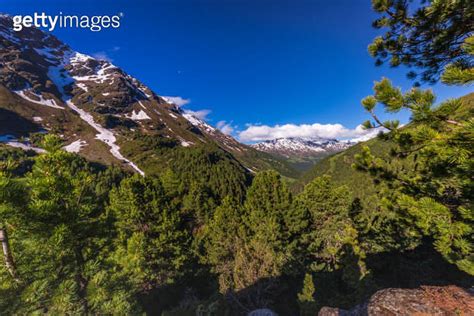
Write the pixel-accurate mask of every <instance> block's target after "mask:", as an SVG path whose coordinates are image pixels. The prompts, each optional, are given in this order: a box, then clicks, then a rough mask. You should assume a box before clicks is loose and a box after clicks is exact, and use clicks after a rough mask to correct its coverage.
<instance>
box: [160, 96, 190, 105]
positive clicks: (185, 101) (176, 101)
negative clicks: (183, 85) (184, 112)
mask: <svg viewBox="0 0 474 316" xmlns="http://www.w3.org/2000/svg"><path fill="white" fill-rule="evenodd" d="M162 98H164V99H165V100H166V102H169V103H173V104H176V105H177V106H179V107H181V106H183V105H186V104H189V103H191V99H185V98H182V97H180V96H175V97H172V96H162Z"/></svg>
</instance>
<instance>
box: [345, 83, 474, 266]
mask: <svg viewBox="0 0 474 316" xmlns="http://www.w3.org/2000/svg"><path fill="white" fill-rule="evenodd" d="M374 91H375V94H374V95H373V96H369V97H367V98H365V99H364V100H362V105H363V106H364V108H365V109H366V110H367V111H368V112H369V113H370V114H371V115H372V117H373V119H374V121H375V122H370V121H368V122H366V123H365V124H364V125H365V126H366V127H368V128H374V127H377V126H381V127H385V128H386V129H388V130H390V133H388V134H387V135H386V136H384V137H385V138H388V139H390V140H392V141H393V142H394V143H395V144H396V147H395V148H393V150H392V156H391V157H390V159H389V160H384V159H381V158H379V157H375V156H373V155H372V153H371V152H370V150H369V149H368V148H365V149H364V151H363V152H362V154H360V155H358V156H356V160H357V163H356V164H355V166H354V167H355V168H357V169H359V170H362V171H366V172H369V173H370V174H372V175H373V176H374V177H376V178H377V179H379V181H381V182H382V183H383V184H384V185H386V188H387V189H386V190H384V191H383V201H384V208H386V209H388V210H389V212H387V213H392V214H393V215H395V216H397V217H398V218H399V220H398V222H399V223H400V224H402V225H401V229H398V228H397V233H400V232H403V233H404V234H405V235H404V236H402V238H401V239H402V240H403V239H409V240H410V239H411V240H413V239H418V241H419V242H421V238H422V237H424V236H426V237H430V238H431V239H432V240H433V245H434V247H435V249H436V250H437V251H438V252H440V253H441V254H442V255H443V256H444V258H445V259H446V260H447V261H449V262H451V263H455V264H456V265H457V266H458V267H459V268H460V269H462V270H464V271H466V272H468V273H470V274H474V264H473V261H474V260H473V257H472V252H473V249H474V234H473V233H474V230H473V227H474V225H473V224H474V223H473V219H474V217H473V215H472V197H473V196H474V195H473V191H472V184H471V183H472V177H473V176H474V174H473V170H474V169H473V168H472V161H473V155H474V147H473V142H472V139H474V122H473V120H472V117H470V115H469V114H468V116H467V117H465V116H459V115H457V112H459V111H460V110H461V109H463V108H464V104H463V103H462V102H461V101H460V100H459V99H454V100H447V101H445V102H443V103H442V104H441V105H439V106H437V107H434V100H435V97H434V94H433V93H432V92H431V91H430V90H425V91H422V90H419V89H417V88H414V89H411V90H410V91H408V92H406V93H402V92H401V90H400V89H398V88H395V87H393V86H392V84H391V82H390V81H389V80H387V79H383V80H382V81H380V82H377V83H376V84H375V86H374ZM377 105H382V106H383V107H384V108H385V109H386V111H388V112H394V113H396V112H398V111H400V110H402V109H406V110H408V111H410V112H411V114H412V122H411V123H410V125H409V126H407V127H404V128H399V127H398V122H397V121H386V122H381V121H380V120H379V119H378V118H377V116H376V114H375V108H376V106H377ZM397 162H400V163H397ZM384 233H388V234H392V233H393V232H384Z"/></svg>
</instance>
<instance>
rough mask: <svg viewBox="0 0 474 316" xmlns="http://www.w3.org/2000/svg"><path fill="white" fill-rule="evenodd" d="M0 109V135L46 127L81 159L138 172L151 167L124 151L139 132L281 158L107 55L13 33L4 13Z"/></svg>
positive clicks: (241, 155) (251, 160) (252, 159)
mask: <svg viewBox="0 0 474 316" xmlns="http://www.w3.org/2000/svg"><path fill="white" fill-rule="evenodd" d="M0 109H1V111H4V112H2V113H5V115H6V114H7V113H8V117H9V118H8V119H7V118H6V117H5V118H4V116H3V115H2V120H5V124H2V127H1V130H0V133H1V134H0V135H5V134H10V135H13V136H16V137H19V136H26V135H27V133H29V132H39V131H50V132H54V133H57V134H60V135H61V136H62V137H63V139H64V141H65V144H66V145H70V146H68V147H66V148H67V149H70V150H73V151H75V152H78V153H79V154H80V155H82V156H84V157H86V158H87V159H89V160H92V161H97V162H100V163H104V164H116V165H121V166H123V167H125V168H128V169H130V170H135V171H136V172H139V173H141V174H143V173H144V172H143V170H144V169H148V170H152V169H156V168H150V166H146V165H145V163H147V160H146V159H142V160H140V161H135V158H136V157H137V156H139V154H140V153H139V152H134V151H133V150H130V149H132V148H134V147H135V148H136V149H138V148H137V146H132V145H130V144H129V143H130V142H135V141H136V140H137V139H138V138H140V137H145V136H150V137H153V138H158V139H162V140H166V139H169V140H172V142H171V143H173V146H176V147H199V146H207V145H209V144H216V145H217V147H218V148H219V150H223V151H225V152H228V153H231V154H232V159H234V158H235V157H236V158H237V159H238V160H239V162H240V164H242V165H243V166H245V167H247V168H248V169H251V170H258V169H268V168H272V167H273V163H274V162H275V165H276V166H277V168H278V165H280V164H281V163H280V162H278V161H277V160H274V159H268V160H265V159H259V158H258V154H257V153H256V151H255V150H254V149H252V148H250V147H249V146H246V145H243V144H240V143H239V142H237V141H236V140H235V139H233V138H232V137H230V136H227V135H225V134H223V133H221V132H220V131H219V130H217V129H215V128H214V127H212V126H210V125H208V124H207V123H206V122H204V121H202V120H200V119H198V118H196V117H194V116H193V115H192V114H190V113H186V112H185V111H183V110H182V109H181V108H179V107H178V106H177V105H175V104H173V103H170V102H168V100H167V99H166V98H163V97H160V96H159V95H157V94H156V93H154V92H153V91H152V90H151V89H150V88H148V87H147V86H145V85H144V84H143V83H141V82H140V81H139V80H137V79H136V78H134V77H132V76H130V75H128V74H127V73H125V72H124V71H123V70H122V69H120V68H118V67H116V66H115V65H113V64H111V63H110V62H108V61H105V60H97V59H95V58H92V57H90V56H87V55H84V54H81V53H78V52H76V51H74V50H72V49H71V48H70V47H69V46H67V45H66V44H64V43H62V42H60V41H59V40H58V39H57V38H55V37H54V36H52V35H50V34H46V33H45V32H42V31H40V30H38V29H35V28H24V29H23V30H22V31H20V32H14V31H13V30H12V20H11V18H10V17H8V16H4V15H2V16H0ZM13 117H14V118H13ZM7 121H8V122H7ZM125 147H127V148H128V149H129V150H127V151H126V153H125V152H124V150H123V148H125ZM283 168H286V167H283ZM287 169H288V170H287V173H288V174H290V173H291V172H292V170H291V169H290V168H287Z"/></svg>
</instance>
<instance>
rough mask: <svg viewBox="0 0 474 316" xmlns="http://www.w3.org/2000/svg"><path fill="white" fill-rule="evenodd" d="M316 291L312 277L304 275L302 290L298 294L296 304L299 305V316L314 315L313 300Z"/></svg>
mask: <svg viewBox="0 0 474 316" xmlns="http://www.w3.org/2000/svg"><path fill="white" fill-rule="evenodd" d="M315 292H316V289H315V287H314V282H313V276H312V275H311V273H306V274H305V276H304V281H303V288H302V289H301V292H300V293H298V304H299V305H300V315H301V316H306V315H315V313H316V300H315V299H314V295H315Z"/></svg>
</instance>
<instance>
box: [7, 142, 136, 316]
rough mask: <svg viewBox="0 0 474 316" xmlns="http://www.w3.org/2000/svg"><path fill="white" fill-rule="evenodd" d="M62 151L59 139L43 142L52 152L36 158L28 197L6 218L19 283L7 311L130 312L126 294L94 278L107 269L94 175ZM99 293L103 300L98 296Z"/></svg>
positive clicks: (104, 281)
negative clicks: (104, 263)
mask: <svg viewBox="0 0 474 316" xmlns="http://www.w3.org/2000/svg"><path fill="white" fill-rule="evenodd" d="M60 146H61V142H60V141H59V139H58V138H56V137H54V136H50V135H48V136H46V137H45V138H44V148H47V149H48V150H49V152H48V153H47V154H42V155H39V156H37V157H36V158H35V164H34V167H33V170H32V171H31V172H30V173H29V174H27V175H26V179H25V180H24V181H23V183H24V185H25V186H26V187H27V188H28V191H27V193H28V194H25V196H24V197H15V198H14V199H13V200H14V201H17V203H18V201H22V202H21V203H22V206H21V208H20V209H19V210H20V211H21V212H14V211H13V212H12V208H10V210H9V215H8V216H7V217H6V218H8V221H9V222H11V223H15V226H14V227H15V229H14V231H12V234H10V237H11V239H10V240H11V241H12V244H13V246H14V247H12V249H13V251H14V254H15V259H16V262H15V264H16V267H17V271H18V276H19V279H20V282H19V284H18V285H17V286H15V287H14V288H10V289H9V290H7V294H6V295H5V296H6V297H8V296H9V295H8V294H12V293H13V295H16V299H15V300H14V301H13V302H14V304H11V305H8V306H5V307H6V309H5V310H7V311H9V312H11V313H13V314H25V313H26V314H27V313H50V314H88V313H99V314H100V313H127V312H129V311H130V310H131V309H132V304H130V303H129V301H128V299H129V298H130V297H129V296H127V292H126V291H120V289H119V288H118V287H114V286H112V284H111V283H110V282H109V281H108V280H99V279H98V278H97V275H98V274H100V273H101V272H102V270H103V269H104V266H103V261H102V258H101V256H100V253H101V251H100V249H101V247H103V246H104V243H105V244H107V243H106V240H105V236H104V235H103V233H104V229H103V226H102V225H103V224H104V223H103V222H102V220H101V217H102V215H103V212H102V211H103V208H102V206H103V204H102V203H101V201H100V200H99V199H98V197H97V195H96V194H95V186H94V183H95V179H96V178H95V177H96V175H95V174H94V173H93V172H92V171H91V168H89V166H88V165H87V163H86V162H85V161H84V160H83V159H81V158H79V157H78V156H76V155H74V154H70V153H66V152H64V151H62V150H60ZM21 192H22V191H21V190H18V191H17V193H21ZM99 291H102V292H105V293H106V295H102V296H99V295H96V294H97V293H98V292H99ZM2 296H3V295H2ZM117 298H120V300H117ZM111 302H113V303H112V304H111Z"/></svg>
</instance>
